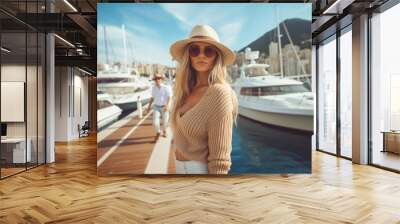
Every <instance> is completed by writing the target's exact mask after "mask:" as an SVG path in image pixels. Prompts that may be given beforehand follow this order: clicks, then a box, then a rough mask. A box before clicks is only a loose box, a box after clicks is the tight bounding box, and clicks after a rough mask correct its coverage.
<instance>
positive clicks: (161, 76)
mask: <svg viewBox="0 0 400 224" xmlns="http://www.w3.org/2000/svg"><path fill="white" fill-rule="evenodd" d="M156 78H161V79H162V80H164V79H165V77H164V76H163V75H162V74H160V73H157V74H155V75H154V77H153V80H156Z"/></svg>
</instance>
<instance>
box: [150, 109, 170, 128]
mask: <svg viewBox="0 0 400 224" xmlns="http://www.w3.org/2000/svg"><path fill="white" fill-rule="evenodd" d="M163 108H164V107H163V106H157V105H154V107H153V126H154V129H155V130H156V132H157V133H160V132H161V127H160V126H161V125H160V116H162V118H163V121H162V123H163V128H162V130H163V131H166V130H167V127H168V119H169V112H168V111H166V112H165V111H164V110H163Z"/></svg>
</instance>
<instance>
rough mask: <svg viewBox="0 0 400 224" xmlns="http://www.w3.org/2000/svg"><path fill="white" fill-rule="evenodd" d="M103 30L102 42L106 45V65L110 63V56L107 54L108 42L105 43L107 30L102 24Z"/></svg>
mask: <svg viewBox="0 0 400 224" xmlns="http://www.w3.org/2000/svg"><path fill="white" fill-rule="evenodd" d="M103 31H104V44H105V45H106V46H105V47H106V63H107V64H108V65H111V63H110V56H109V54H108V44H107V31H106V26H104V29H103Z"/></svg>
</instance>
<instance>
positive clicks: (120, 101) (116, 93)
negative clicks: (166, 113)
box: [97, 69, 151, 110]
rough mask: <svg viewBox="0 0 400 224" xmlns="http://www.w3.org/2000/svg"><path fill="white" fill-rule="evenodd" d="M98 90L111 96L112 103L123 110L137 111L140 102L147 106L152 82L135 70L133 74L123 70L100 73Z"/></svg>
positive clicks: (132, 71)
mask: <svg viewBox="0 0 400 224" xmlns="http://www.w3.org/2000/svg"><path fill="white" fill-rule="evenodd" d="M97 89H98V90H100V91H103V92H105V93H107V94H109V95H110V97H111V100H112V102H113V103H114V104H116V105H117V106H119V107H120V108H121V109H122V110H135V109H136V108H137V102H138V101H139V100H140V101H141V102H142V104H146V103H147V102H148V101H149V99H150V97H151V82H150V81H149V80H148V79H147V78H145V77H140V75H139V73H138V72H137V70H135V69H131V72H124V70H123V69H121V70H116V69H114V70H108V71H104V72H99V73H98V75H97Z"/></svg>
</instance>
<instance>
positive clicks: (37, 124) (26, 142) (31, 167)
mask: <svg viewBox="0 0 400 224" xmlns="http://www.w3.org/2000/svg"><path fill="white" fill-rule="evenodd" d="M25 3H27V1H25ZM36 3H37V5H36V11H38V9H39V8H38V3H39V1H38V0H36ZM2 11H3V10H2ZM25 11H27V4H25ZM3 12H4V11H3ZM46 12H47V7H46ZM26 16H27V14H25V17H26ZM12 17H13V16H12ZM13 18H15V17H13ZM15 19H17V18H15ZM17 20H18V19H17ZM24 26H25V30H24V32H22V33H25V83H24V98H25V99H24V107H25V108H24V120H25V169H24V170H21V171H19V172H15V173H13V174H10V175H8V176H4V177H3V176H2V175H1V174H2V173H1V168H0V180H3V179H6V178H8V177H12V176H14V175H17V174H19V173H22V172H25V171H27V170H30V169H33V168H36V167H39V166H41V165H44V164H46V163H47V81H46V80H47V39H46V35H47V33H44V34H45V35H44V42H42V44H44V52H43V51H42V52H43V53H44V55H43V56H42V57H43V59H44V69H43V70H42V73H43V74H42V76H43V75H44V77H43V78H42V82H44V84H45V86H44V100H43V103H44V107H43V108H44V111H43V112H44V117H43V118H44V121H42V122H44V136H43V140H44V146H43V147H44V150H43V152H44V155H43V157H44V161H43V163H39V136H38V135H39V106H38V104H39V69H38V66H39V56H38V55H39V49H38V48H39V33H41V32H40V31H39V30H37V29H35V28H33V27H31V26H29V25H28V24H26V23H24ZM28 29H30V30H33V31H34V32H35V33H36V45H37V46H36V101H37V102H36V104H37V107H36V150H37V152H36V163H35V164H34V165H33V166H30V167H28V162H27V161H28V153H27V147H28V124H27V121H28V119H27V81H28V67H27V64H28ZM1 34H2V32H0V43H1ZM1 59H2V58H1V54H0V67H1V61H2V60H1ZM0 81H1V69H0ZM0 96H1V93H0ZM0 116H1V115H0ZM0 118H1V117H0ZM0 123H1V122H0ZM0 155H1V145H0Z"/></svg>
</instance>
